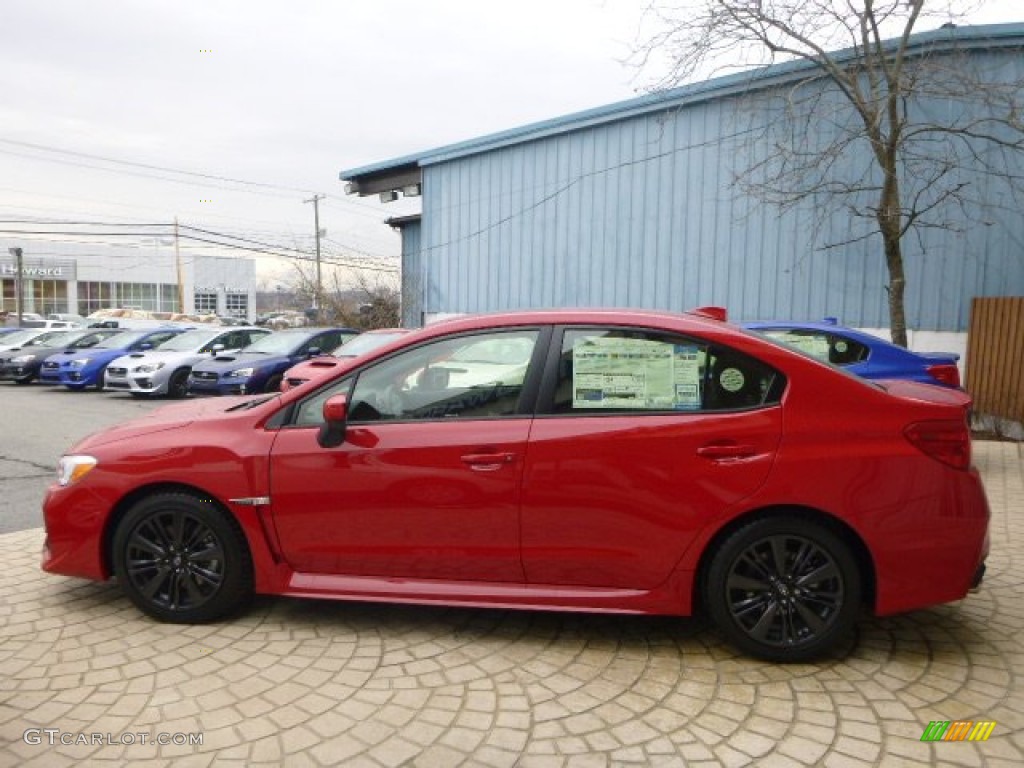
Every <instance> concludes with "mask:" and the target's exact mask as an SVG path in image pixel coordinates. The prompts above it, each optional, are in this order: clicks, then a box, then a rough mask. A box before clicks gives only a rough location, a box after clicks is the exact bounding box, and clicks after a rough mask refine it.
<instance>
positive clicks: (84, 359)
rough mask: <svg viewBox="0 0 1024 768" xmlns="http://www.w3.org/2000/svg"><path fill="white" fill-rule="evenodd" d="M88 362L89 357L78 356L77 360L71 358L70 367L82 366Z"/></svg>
mask: <svg viewBox="0 0 1024 768" xmlns="http://www.w3.org/2000/svg"><path fill="white" fill-rule="evenodd" d="M88 364H89V358H88V357H80V358H78V359H77V360H72V361H71V367H72V368H84V367H85V366H87V365H88Z"/></svg>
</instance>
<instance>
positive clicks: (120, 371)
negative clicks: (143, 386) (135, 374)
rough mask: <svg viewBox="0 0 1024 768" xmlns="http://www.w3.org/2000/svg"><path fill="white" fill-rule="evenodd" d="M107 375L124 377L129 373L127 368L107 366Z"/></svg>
mask: <svg viewBox="0 0 1024 768" xmlns="http://www.w3.org/2000/svg"><path fill="white" fill-rule="evenodd" d="M107 375H108V376H113V377H115V378H118V379H123V378H124V377H125V376H127V375H128V369H127V368H107Z"/></svg>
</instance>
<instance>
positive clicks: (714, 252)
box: [341, 24, 1024, 332]
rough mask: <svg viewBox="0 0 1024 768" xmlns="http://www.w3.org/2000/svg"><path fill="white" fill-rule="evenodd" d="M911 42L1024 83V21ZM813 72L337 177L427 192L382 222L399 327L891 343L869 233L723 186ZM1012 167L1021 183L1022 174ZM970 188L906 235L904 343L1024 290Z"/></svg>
mask: <svg viewBox="0 0 1024 768" xmlns="http://www.w3.org/2000/svg"><path fill="white" fill-rule="evenodd" d="M914 40H915V42H914V45H915V46H916V47H918V49H923V48H924V47H928V46H930V48H929V51H930V52H932V53H934V50H935V49H936V47H938V48H939V49H941V48H942V46H944V45H947V46H950V47H951V49H953V48H955V50H956V51H958V52H963V51H967V52H968V55H969V56H970V57H971V59H972V61H973V62H976V63H977V64H978V66H980V67H985V68H986V69H987V70H988V71H989V72H990V73H995V76H996V77H998V78H1000V79H1001V81H1005V82H1008V83H1009V82H1018V83H1020V82H1024V56H1022V50H1024V24H1013V25H998V26H986V27H963V28H958V29H941V30H936V31H935V32H929V33H923V34H921V35H918V36H917V37H915V38H914ZM808 72H809V67H808V66H807V65H806V64H805V63H803V62H791V63H787V64H782V65H775V66H772V67H768V68H766V69H762V70H758V71H756V72H753V73H743V74H740V75H732V76H729V77H723V78H718V79H715V80H710V81H707V82H704V83H700V84H696V85H690V86H685V87H682V88H678V89H675V90H671V91H667V92H661V93H657V94H653V95H649V96H644V97H640V98H636V99H631V100H629V101H624V102H620V103H617V104H612V105H610V106H606V107H601V108H598V109H593V110H589V111H585V112H580V113H577V114H572V115H569V116H566V117H561V118H557V119H553V120H548V121H544V122H540V123H535V124H532V125H527V126H524V127H521V128H517V129H513V130H509V131H504V132H501V133H497V134H493V135H490V136H484V137H481V138H477V139H473V140H470V141H466V142H462V143H459V144H454V145H450V146H445V147H440V148H437V149H432V150H428V151H424V152H422V153H418V154H415V155H410V156H406V157H401V158H397V159H394V160H390V161H386V162H381V163H377V164H374V165H370V166H366V167H362V168H357V169H353V170H348V171H343V172H342V173H341V178H342V179H343V180H346V181H348V182H349V185H348V191H349V192H353V193H358V194H361V195H374V194H379V195H380V196H381V198H382V199H385V200H386V199H395V198H396V197H397V195H398V194H406V195H420V194H422V212H421V214H420V215H418V216H406V217H402V218H396V219H392V220H390V221H389V223H390V224H392V225H393V226H396V227H399V228H400V229H401V231H402V268H403V285H402V294H403V323H404V324H405V325H407V326H416V325H421V324H422V323H423V322H424V321H428V320H430V319H431V318H432V317H436V316H439V315H445V314H448V313H465V312H485V311H495V310H503V309H517V308H526V307H556V306H635V307H650V308H659V309H669V310H685V309H688V308H692V307H695V306H698V305H707V304H716V305H722V306H726V307H728V308H729V311H730V319H732V320H734V321H739V322H742V321H747V320H755V319H767V318H773V317H784V318H790V319H820V318H821V317H823V316H825V315H835V316H839V317H840V318H841V319H842V321H843V322H844V323H846V324H849V325H854V326H859V327H868V328H884V327H887V326H888V308H887V294H886V284H887V281H888V274H887V271H886V268H885V263H884V258H883V255H882V248H881V238H880V237H879V236H877V235H872V234H871V230H872V228H873V222H865V221H863V220H857V219H854V218H851V217H848V216H843V214H842V213H837V214H834V215H832V216H831V217H830V218H828V219H824V220H823V219H821V218H820V217H819V216H818V212H819V208H820V206H819V205H817V204H816V202H815V201H814V200H808V201H804V202H802V203H801V204H798V205H796V206H793V207H791V208H789V209H787V210H785V211H780V210H779V209H776V208H773V207H771V206H767V205H763V204H760V203H758V202H756V201H754V200H753V199H752V198H750V197H749V196H746V195H744V194H743V193H742V192H740V191H739V190H738V189H736V188H735V186H734V184H733V181H734V178H735V176H736V174H737V173H738V172H739V171H740V170H741V167H740V166H741V165H744V164H746V165H747V166H749V164H750V163H752V162H757V161H758V160H761V159H763V158H764V152H766V151H769V150H768V148H767V147H766V146H765V145H764V144H763V142H759V140H758V137H759V136H762V135H763V132H764V131H763V128H764V126H765V125H766V124H767V123H768V122H769V121H770V120H771V119H772V114H773V109H775V108H776V107H777V104H775V105H773V101H772V99H773V98H778V97H781V96H782V95H783V94H785V93H786V92H787V90H788V89H789V88H792V87H793V85H794V84H795V83H797V82H801V81H805V80H806V79H807V75H808ZM752 93H758V94H762V95H764V94H768V98H759V99H753V100H752V99H751V98H749V97H750V95H751V94H752ZM773 94H774V97H773ZM837 104H839V107H838V108H839V109H845V108H846V107H844V106H842V104H841V103H839V102H837ZM942 106H943V105H942V104H941V103H940V104H938V105H934V104H933V105H926V108H932V107H937V108H942ZM1021 108H1022V111H1024V104H1022V105H1021ZM849 161H850V160H849V159H847V160H844V161H842V162H849ZM1009 162H1011V163H1020V160H1019V159H1017V158H1014V157H1013V156H1011V157H1010V160H1009ZM1009 170H1010V171H1012V172H1016V173H1018V174H1020V175H1021V176H1022V177H1024V164H1022V165H1020V167H1016V168H1010V169H1009ZM965 181H966V182H967V183H968V184H969V185H974V187H973V188H974V189H979V190H982V191H985V190H986V189H988V188H989V187H991V189H988V191H987V193H986V194H987V195H988V197H987V198H986V199H988V200H990V201H991V202H990V203H986V204H984V205H982V206H975V208H976V210H970V208H971V206H970V205H968V206H967V207H960V206H947V208H948V210H943V211H941V213H942V215H943V216H944V217H946V224H947V226H945V227H943V228H935V229H926V230H924V231H923V234H922V235H921V236H920V237H908V238H905V239H904V260H905V268H906V272H907V294H906V300H907V319H908V327H909V328H911V329H915V330H921V331H950V332H963V331H966V328H967V324H968V321H969V317H968V315H969V309H970V300H971V298H972V297H974V296H991V295H1015V294H1016V295H1019V294H1024V216H1021V214H1020V209H1019V208H1018V207H1017V206H1016V205H1015V204H1013V203H1012V202H1010V201H1012V199H1013V198H1012V194H1011V192H1008V191H1006V190H1002V189H996V187H997V186H998V183H999V180H998V179H996V180H993V178H992V177H990V176H980V175H979V176H978V178H968V179H966V180H965ZM1008 195H1009V197H1008ZM949 217H953V218H952V219H950V218H949ZM957 217H959V218H957ZM835 243H842V245H838V246H835V247H829V248H823V246H824V245H826V244H835Z"/></svg>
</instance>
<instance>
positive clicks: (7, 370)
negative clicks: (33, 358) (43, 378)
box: [0, 363, 39, 381]
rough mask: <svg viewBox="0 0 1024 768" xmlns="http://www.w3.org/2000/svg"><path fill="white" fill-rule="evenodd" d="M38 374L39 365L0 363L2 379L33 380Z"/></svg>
mask: <svg viewBox="0 0 1024 768" xmlns="http://www.w3.org/2000/svg"><path fill="white" fill-rule="evenodd" d="M38 375H39V366H38V365H17V364H15V363H3V364H0V381H32V379H34V378H36V377H37V376H38Z"/></svg>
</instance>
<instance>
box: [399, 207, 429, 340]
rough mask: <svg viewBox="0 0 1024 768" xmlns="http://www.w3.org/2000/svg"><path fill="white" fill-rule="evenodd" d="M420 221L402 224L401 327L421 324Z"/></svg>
mask: <svg viewBox="0 0 1024 768" xmlns="http://www.w3.org/2000/svg"><path fill="white" fill-rule="evenodd" d="M420 231H421V229H420V222H418V221H411V222H408V223H406V224H403V225H402V327H403V328H419V327H420V326H421V325H423V298H424V290H425V288H426V283H425V279H426V277H425V274H424V271H423V257H422V254H421V252H420V242H421V240H422V238H421V237H420Z"/></svg>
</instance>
